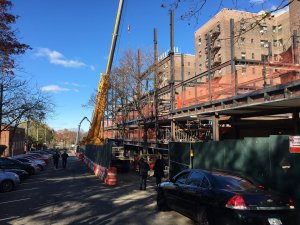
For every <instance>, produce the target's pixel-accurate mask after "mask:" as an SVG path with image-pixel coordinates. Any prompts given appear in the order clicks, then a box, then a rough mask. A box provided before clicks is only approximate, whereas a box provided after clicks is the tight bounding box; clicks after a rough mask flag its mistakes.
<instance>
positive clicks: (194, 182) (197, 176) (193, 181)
mask: <svg viewBox="0 0 300 225" xmlns="http://www.w3.org/2000/svg"><path fill="white" fill-rule="evenodd" d="M203 177H204V175H203V174H202V173H199V172H192V174H191V176H190V178H189V179H188V181H187V184H188V185H191V186H196V187H200V186H201V183H202V180H203Z"/></svg>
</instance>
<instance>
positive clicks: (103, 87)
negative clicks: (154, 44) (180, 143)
mask: <svg viewBox="0 0 300 225" xmlns="http://www.w3.org/2000/svg"><path fill="white" fill-rule="evenodd" d="M122 9H123V0H120V1H119V6H118V12H117V16H116V21H115V27H114V33H113V36H112V42H111V46H110V51H109V57H108V61H107V66H106V71H105V73H104V74H101V77H100V79H101V81H100V82H99V85H98V91H97V96H96V103H95V108H94V113H93V118H92V122H91V126H90V129H89V131H88V135H87V138H86V144H96V145H101V144H103V143H104V126H103V124H102V123H101V121H102V117H103V114H104V110H105V107H106V102H107V93H108V88H109V74H110V71H111V67H112V62H113V57H114V52H115V47H116V42H117V37H118V31H119V26H120V20H121V14H122Z"/></svg>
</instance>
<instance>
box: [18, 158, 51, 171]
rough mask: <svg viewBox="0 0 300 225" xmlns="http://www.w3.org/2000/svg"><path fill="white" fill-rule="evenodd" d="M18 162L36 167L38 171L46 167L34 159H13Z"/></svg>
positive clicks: (40, 161) (42, 162)
mask: <svg viewBox="0 0 300 225" xmlns="http://www.w3.org/2000/svg"><path fill="white" fill-rule="evenodd" d="M14 159H16V160H18V161H20V162H23V163H29V164H31V165H32V166H37V167H39V168H40V170H44V167H45V166H46V163H45V162H44V161H42V160H35V159H30V158H25V157H16V158H14Z"/></svg>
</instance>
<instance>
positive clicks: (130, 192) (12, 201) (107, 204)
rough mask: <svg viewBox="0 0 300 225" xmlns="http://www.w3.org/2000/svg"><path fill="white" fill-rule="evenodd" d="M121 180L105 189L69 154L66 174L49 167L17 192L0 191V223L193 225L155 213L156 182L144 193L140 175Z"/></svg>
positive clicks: (172, 214)
mask: <svg viewBox="0 0 300 225" xmlns="http://www.w3.org/2000/svg"><path fill="white" fill-rule="evenodd" d="M60 163H61V162H60ZM60 166H61V164H60ZM117 178H118V184H117V185H116V186H107V185H105V184H104V183H103V182H101V181H100V180H99V179H97V178H96V177H95V176H94V175H93V173H92V172H91V171H90V170H89V169H88V168H87V166H86V165H84V164H83V163H82V162H80V161H78V160H77V158H76V157H73V156H71V157H69V159H68V168H67V169H66V170H64V169H62V168H61V167H60V168H59V169H57V170H56V169H54V168H53V166H52V165H49V166H48V168H47V169H46V170H45V171H41V172H40V173H39V174H36V175H33V176H31V177H30V178H29V179H27V180H26V181H25V182H23V183H22V184H21V185H20V186H19V187H18V188H17V190H15V191H13V192H9V193H0V224H1V225H2V224H3V225H5V224H12V225H21V224H26V225H41V224H47V225H50V224H51V225H52V224H59V225H61V224H97V225H104V224H107V225H112V224H114V225H135V224H137V225H139V224H143V225H181V224H182V225H183V224H184V225H192V224H194V223H193V221H191V220H189V219H188V218H186V217H184V216H182V215H180V214H178V213H176V212H174V211H168V212H158V211H157V209H156V192H155V189H154V178H152V177H151V178H149V182H148V188H147V190H146V191H140V190H139V189H138V188H139V183H138V182H139V177H138V176H137V174H134V173H123V174H118V176H117Z"/></svg>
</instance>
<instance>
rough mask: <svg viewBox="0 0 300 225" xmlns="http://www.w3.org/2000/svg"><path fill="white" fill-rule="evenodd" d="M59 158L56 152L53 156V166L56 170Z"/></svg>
mask: <svg viewBox="0 0 300 225" xmlns="http://www.w3.org/2000/svg"><path fill="white" fill-rule="evenodd" d="M59 158H60V155H59V153H58V151H56V152H55V154H54V155H53V164H54V166H55V168H56V169H57V168H58V161H59Z"/></svg>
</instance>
